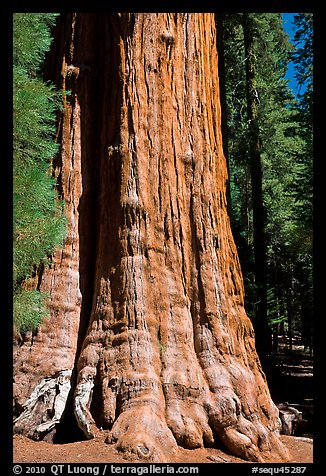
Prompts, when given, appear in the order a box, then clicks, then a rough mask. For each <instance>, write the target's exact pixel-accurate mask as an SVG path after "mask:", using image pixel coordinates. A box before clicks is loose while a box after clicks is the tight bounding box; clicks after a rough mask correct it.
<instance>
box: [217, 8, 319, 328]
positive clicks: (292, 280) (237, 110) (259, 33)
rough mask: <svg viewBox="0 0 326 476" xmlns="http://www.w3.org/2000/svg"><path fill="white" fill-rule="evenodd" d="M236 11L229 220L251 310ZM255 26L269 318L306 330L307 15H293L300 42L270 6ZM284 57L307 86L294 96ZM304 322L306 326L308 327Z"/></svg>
mask: <svg viewBox="0 0 326 476" xmlns="http://www.w3.org/2000/svg"><path fill="white" fill-rule="evenodd" d="M241 15H242V14H225V15H224V43H225V44H224V50H225V74H226V78H225V81H226V96H227V119H228V152H229V154H228V155H229V157H228V160H229V170H230V190H231V202H232V203H231V204H232V227H233V233H234V236H235V240H236V243H237V247H238V250H239V256H240V260H241V264H242V269H243V274H244V282H245V289H246V308H247V312H248V314H249V315H252V314H254V303H255V300H256V290H255V283H254V275H253V263H254V249H253V212H252V203H253V200H254V197H253V196H252V184H251V177H250V168H249V154H250V151H249V148H248V142H249V141H248V134H249V133H250V130H249V119H248V115H247V97H246V90H245V62H246V58H245V51H244V38H243V31H242V28H241ZM249 16H250V21H251V24H252V26H253V31H254V49H255V63H256V80H257V96H258V98H259V99H258V123H259V137H260V141H261V164H262V186H263V201H264V207H265V210H266V226H265V234H266V239H267V259H268V263H267V264H268V270H267V272H268V276H267V280H268V283H267V284H268V295H267V300H268V318H269V322H270V325H271V326H273V327H274V326H276V325H278V324H281V323H283V322H284V320H285V319H287V320H289V322H291V325H293V326H294V328H297V329H298V330H301V331H302V332H311V316H312V47H311V42H312V15H311V14H298V15H296V17H295V19H296V23H295V26H296V27H297V35H296V40H297V42H298V44H299V47H298V48H297V49H295V48H294V47H293V45H292V44H290V43H289V40H288V36H287V34H286V33H285V32H284V30H283V27H282V19H281V15H280V14H277V13H252V14H249ZM290 59H292V60H293V59H294V60H295V61H296V62H297V78H298V79H299V80H300V81H301V83H302V84H303V85H305V86H306V90H305V92H303V93H302V94H301V96H300V97H299V101H298V100H295V99H294V96H293V93H292V92H291V90H290V89H289V87H288V81H287V80H286V79H285V78H284V75H285V72H286V68H287V64H288V62H289V60H290ZM307 329H308V330H307Z"/></svg>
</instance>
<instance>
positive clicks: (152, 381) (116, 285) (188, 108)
mask: <svg viewBox="0 0 326 476" xmlns="http://www.w3.org/2000/svg"><path fill="white" fill-rule="evenodd" d="M215 36H216V32H215V20H214V15H213V14H210V13H191V14H186V13H174V14H166V13H155V14H149V13H146V14H139V13H137V14H131V13H125V14H99V15H98V14H85V13H79V14H69V15H66V16H62V17H61V18H60V21H59V25H58V27H57V32H56V38H55V42H54V46H53V50H52V52H51V56H50V59H49V62H48V63H49V64H48V69H49V71H51V74H52V78H53V79H55V78H56V80H57V82H58V84H59V85H60V86H61V87H62V88H63V89H66V90H69V91H70V92H69V94H68V95H67V96H66V98H65V102H66V104H65V110H64V113H63V119H62V124H61V125H62V129H61V135H60V137H61V155H60V157H59V159H58V160H57V163H55V164H54V170H55V172H56V173H57V176H58V183H59V185H60V187H61V191H62V194H63V197H64V199H65V201H66V203H67V206H66V210H67V215H68V219H69V230H68V231H69V233H68V237H67V240H66V243H65V247H64V249H63V250H62V251H61V252H56V253H55V255H54V258H53V265H52V268H51V269H50V270H47V271H45V272H44V274H43V282H42V286H43V289H48V290H50V292H51V300H50V308H51V310H52V314H51V318H50V320H47V321H46V322H44V323H43V325H42V326H41V328H40V329H39V331H38V333H37V335H36V336H33V338H32V337H30V338H29V339H28V338H26V340H25V342H24V343H23V344H21V345H20V346H19V347H17V349H16V350H15V378H16V386H15V396H16V408H19V409H20V416H18V418H17V420H16V422H15V428H16V431H22V432H25V433H26V434H29V435H30V436H32V437H38V438H41V437H44V435H45V434H46V433H47V432H49V431H50V430H51V431H53V429H55V428H56V426H57V424H58V422H59V421H60V419H61V418H62V415H64V410H66V411H67V406H68V405H71V406H73V409H74V414H75V418H76V420H77V422H78V425H79V427H80V428H81V429H82V431H83V433H84V435H85V436H86V437H87V438H92V437H94V436H97V435H98V434H99V433H100V432H101V435H103V431H104V432H106V433H107V437H106V439H107V442H108V443H113V444H115V445H116V447H117V448H118V449H120V450H122V451H126V452H134V453H137V454H138V455H139V457H141V458H144V459H145V460H148V461H157V462H159V461H161V462H168V461H169V456H170V455H171V452H173V451H175V450H176V449H177V446H178V445H180V446H183V447H185V448H198V447H201V446H203V445H204V446H214V445H216V444H218V443H219V441H221V442H222V443H223V444H224V445H225V446H226V447H228V448H229V450H230V451H231V452H233V453H234V454H235V455H238V456H240V457H243V458H246V459H249V460H252V461H280V460H286V454H285V450H284V449H283V447H282V445H281V443H280V441H279V439H278V432H279V428H280V421H279V418H278V410H277V408H276V406H275V405H274V404H273V402H272V400H271V397H270V394H269V390H268V386H267V383H266V379H265V376H264V374H263V372H262V369H261V366H260V363H259V359H258V356H257V353H256V350H255V343H254V334H253V329H252V325H251V322H250V320H249V319H248V317H247V315H246V313H245V310H244V302H243V295H244V290H243V282H242V276H241V270H240V266H239V261H238V256H237V251H236V248H235V245H234V241H233V238H232V233H231V229H230V222H229V217H228V214H227V206H226V193H225V191H226V184H227V180H228V177H227V168H226V162H225V158H224V156H223V150H222V138H221V129H220V115H221V111H220V102H219V84H218V65H217V51H216V41H215ZM51 63H52V67H51ZM56 65H60V66H56ZM56 67H57V68H59V69H58V71H57V72H56V71H55V68H56ZM51 68H52V69H51ZM59 78H60V79H59ZM65 372H66V373H65ZM71 372H72V374H73V375H75V376H76V378H75V379H74V378H72V379H71V380H70V379H69V375H70V373H71ZM24 375H28V382H27V379H26V378H25V379H24ZM60 379H61V380H60ZM24 385H25V387H24ZM42 386H43V387H42ZM44 386H45V387H44ZM46 386H48V387H49V386H50V389H52V390H53V389H54V390H53V392H52V394H53V395H52V394H51V391H50V390H49V389H48V391H47V393H46V395H47V396H48V398H47V399H45V400H46V403H44V391H42V388H48V387H46ZM70 387H71V388H70ZM69 389H70V395H71V396H72V397H73V398H68V394H69ZM42 392H43V393H42ZM40 395H41V396H43V397H42V398H43V400H42V399H41V398H40ZM49 395H50V396H49ZM51 395H52V397H51ZM27 397H29V398H27ZM26 398H27V400H26ZM33 398H34V400H33ZM25 400H26V401H25ZM31 400H33V402H34V403H33V404H31ZM35 402H36V403H35ZM49 408H50V410H51V411H49Z"/></svg>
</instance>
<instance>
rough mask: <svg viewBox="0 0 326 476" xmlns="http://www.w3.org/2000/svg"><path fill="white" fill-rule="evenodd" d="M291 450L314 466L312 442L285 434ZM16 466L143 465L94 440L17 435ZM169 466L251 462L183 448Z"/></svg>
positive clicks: (293, 458) (214, 451)
mask: <svg viewBox="0 0 326 476" xmlns="http://www.w3.org/2000/svg"><path fill="white" fill-rule="evenodd" d="M281 440H282V442H283V443H284V445H285V446H286V448H287V449H288V452H289V455H290V462H291V463H312V462H313V444H312V440H311V439H309V438H304V437H294V436H286V435H281ZM13 450H14V463H120V464H121V463H125V464H126V463H142V462H143V461H140V460H139V459H138V458H137V457H136V456H135V458H128V459H125V458H124V457H123V455H122V454H121V453H119V452H118V451H117V450H115V449H114V447H113V446H111V445H107V444H106V443H105V442H104V441H103V440H99V439H93V440H87V441H77V442H75V443H66V444H56V445H53V444H51V443H46V442H45V441H32V440H30V439H28V438H26V437H24V436H21V435H15V436H14V445H13ZM169 463H179V464H182V463H185V464H188V463H248V461H244V460H242V459H240V458H237V457H235V456H231V455H229V454H226V453H224V452H223V451H221V450H218V449H215V448H198V449H195V450H186V449H184V448H179V450H178V454H177V455H176V456H175V457H174V458H173V459H171V461H169Z"/></svg>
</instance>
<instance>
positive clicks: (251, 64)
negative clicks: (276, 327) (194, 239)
mask: <svg viewBox="0 0 326 476" xmlns="http://www.w3.org/2000/svg"><path fill="white" fill-rule="evenodd" d="M243 32H244V45H245V58H246V89H247V110H248V121H249V133H250V137H249V153H250V158H249V159H250V173H251V189H252V211H253V239H254V259H255V284H256V290H257V303H256V313H255V323H254V325H255V331H256V347H257V350H258V353H259V355H261V357H264V356H265V355H266V353H268V352H269V351H270V350H271V331H270V329H269V326H268V322H267V250H266V236H265V217H266V213H265V207H264V202H263V187H262V164H261V139H260V134H259V118H258V116H259V98H258V91H257V83H256V59H255V52H254V43H253V27H252V23H251V19H250V14H249V13H244V14H243Z"/></svg>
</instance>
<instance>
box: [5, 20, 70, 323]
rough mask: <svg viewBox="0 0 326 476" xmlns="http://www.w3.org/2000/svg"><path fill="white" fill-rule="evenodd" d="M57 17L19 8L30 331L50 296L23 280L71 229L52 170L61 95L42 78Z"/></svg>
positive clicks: (23, 249)
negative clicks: (46, 296) (31, 288)
mask: <svg viewBox="0 0 326 476" xmlns="http://www.w3.org/2000/svg"><path fill="white" fill-rule="evenodd" d="M55 17H56V14H43V13H35V14H34V13H19V14H14V22H13V24H14V37H13V46H14V50H13V59H14V62H13V186H14V190H13V207H14V215H13V225H14V226H13V245H14V253H13V278H14V323H15V325H16V326H17V327H18V328H19V329H21V330H24V331H26V330H27V329H28V328H35V326H36V325H37V323H38V322H39V320H40V318H41V317H42V316H43V315H44V313H45V307H44V302H43V303H42V300H43V301H44V299H45V296H43V295H42V294H40V293H39V292H37V291H26V290H22V288H21V285H22V284H23V282H24V280H25V279H26V278H28V277H30V276H31V275H32V274H33V272H34V270H35V267H36V266H38V264H39V263H40V262H41V261H42V262H46V258H47V256H49V255H50V254H51V253H52V251H53V248H54V247H55V246H56V245H59V244H60V243H62V241H63V239H64V236H65V229H66V222H65V217H64V213H63V203H62V202H60V200H59V199H58V196H57V192H56V189H55V186H56V183H55V180H54V178H53V177H52V176H51V169H50V165H51V159H52V158H53V157H54V156H55V154H56V153H57V152H58V146H57V144H56V143H55V139H54V133H55V114H56V111H57V110H58V109H59V108H60V107H61V96H60V94H59V92H57V91H55V89H54V87H53V86H52V85H49V84H46V83H44V82H43V81H42V78H41V67H42V63H43V61H44V56H45V53H46V52H47V50H48V49H49V47H50V43H51V36H50V26H51V25H52V24H53V23H54V21H55ZM23 314H24V315H23ZM33 316H34V317H33Z"/></svg>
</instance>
